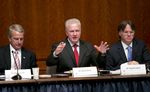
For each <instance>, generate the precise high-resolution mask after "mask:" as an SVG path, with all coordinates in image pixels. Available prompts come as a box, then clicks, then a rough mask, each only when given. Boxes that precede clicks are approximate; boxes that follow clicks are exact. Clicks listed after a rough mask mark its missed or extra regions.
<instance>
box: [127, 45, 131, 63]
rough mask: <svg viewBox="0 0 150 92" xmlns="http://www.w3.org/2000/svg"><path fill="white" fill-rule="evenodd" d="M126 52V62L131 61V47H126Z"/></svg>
mask: <svg viewBox="0 0 150 92" xmlns="http://www.w3.org/2000/svg"><path fill="white" fill-rule="evenodd" d="M127 50H128V53H127V54H128V55H127V56H128V57H127V59H128V61H131V60H132V47H131V46H128V47H127Z"/></svg>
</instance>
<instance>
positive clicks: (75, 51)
mask: <svg viewBox="0 0 150 92" xmlns="http://www.w3.org/2000/svg"><path fill="white" fill-rule="evenodd" d="M73 47H74V56H75V59H76V64H77V65H78V61H79V53H78V51H77V47H78V45H77V44H74V45H73Z"/></svg>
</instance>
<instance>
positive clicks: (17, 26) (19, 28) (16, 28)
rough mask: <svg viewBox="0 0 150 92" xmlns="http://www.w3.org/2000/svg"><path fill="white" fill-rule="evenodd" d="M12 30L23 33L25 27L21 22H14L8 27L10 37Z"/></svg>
mask: <svg viewBox="0 0 150 92" xmlns="http://www.w3.org/2000/svg"><path fill="white" fill-rule="evenodd" d="M12 31H17V32H19V33H23V32H24V29H23V27H22V26H21V25H20V24H12V25H10V26H9V29H8V37H11V33H12Z"/></svg>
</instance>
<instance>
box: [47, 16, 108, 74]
mask: <svg viewBox="0 0 150 92" xmlns="http://www.w3.org/2000/svg"><path fill="white" fill-rule="evenodd" d="M65 32H66V36H67V38H66V39H65V40H63V41H61V42H59V43H57V44H54V45H53V46H52V49H51V54H50V55H49V57H48V60H47V62H46V64H47V66H52V65H57V73H61V72H64V71H68V70H71V69H72V68H73V67H87V66H91V65H94V66H98V65H99V66H102V67H104V66H105V55H104V54H105V53H106V50H107V49H108V45H107V42H101V45H100V46H96V45H95V46H93V45H92V44H90V43H88V42H85V41H83V40H80V36H81V23H80V21H79V20H78V19H76V18H72V19H68V20H67V21H66V22H65ZM74 46H75V47H74ZM94 47H95V48H96V49H97V50H98V51H99V52H100V53H99V54H98V53H97V51H96V49H95V48H94ZM74 53H77V54H78V55H77V56H76V54H74ZM97 56H99V57H101V58H97Z"/></svg>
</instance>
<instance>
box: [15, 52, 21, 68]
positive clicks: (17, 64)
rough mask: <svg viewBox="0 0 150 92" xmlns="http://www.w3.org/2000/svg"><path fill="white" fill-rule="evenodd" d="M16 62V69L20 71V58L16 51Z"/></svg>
mask: <svg viewBox="0 0 150 92" xmlns="http://www.w3.org/2000/svg"><path fill="white" fill-rule="evenodd" d="M13 54H14V60H15V65H16V66H15V69H20V68H21V65H20V60H19V56H18V51H14V53H13Z"/></svg>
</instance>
